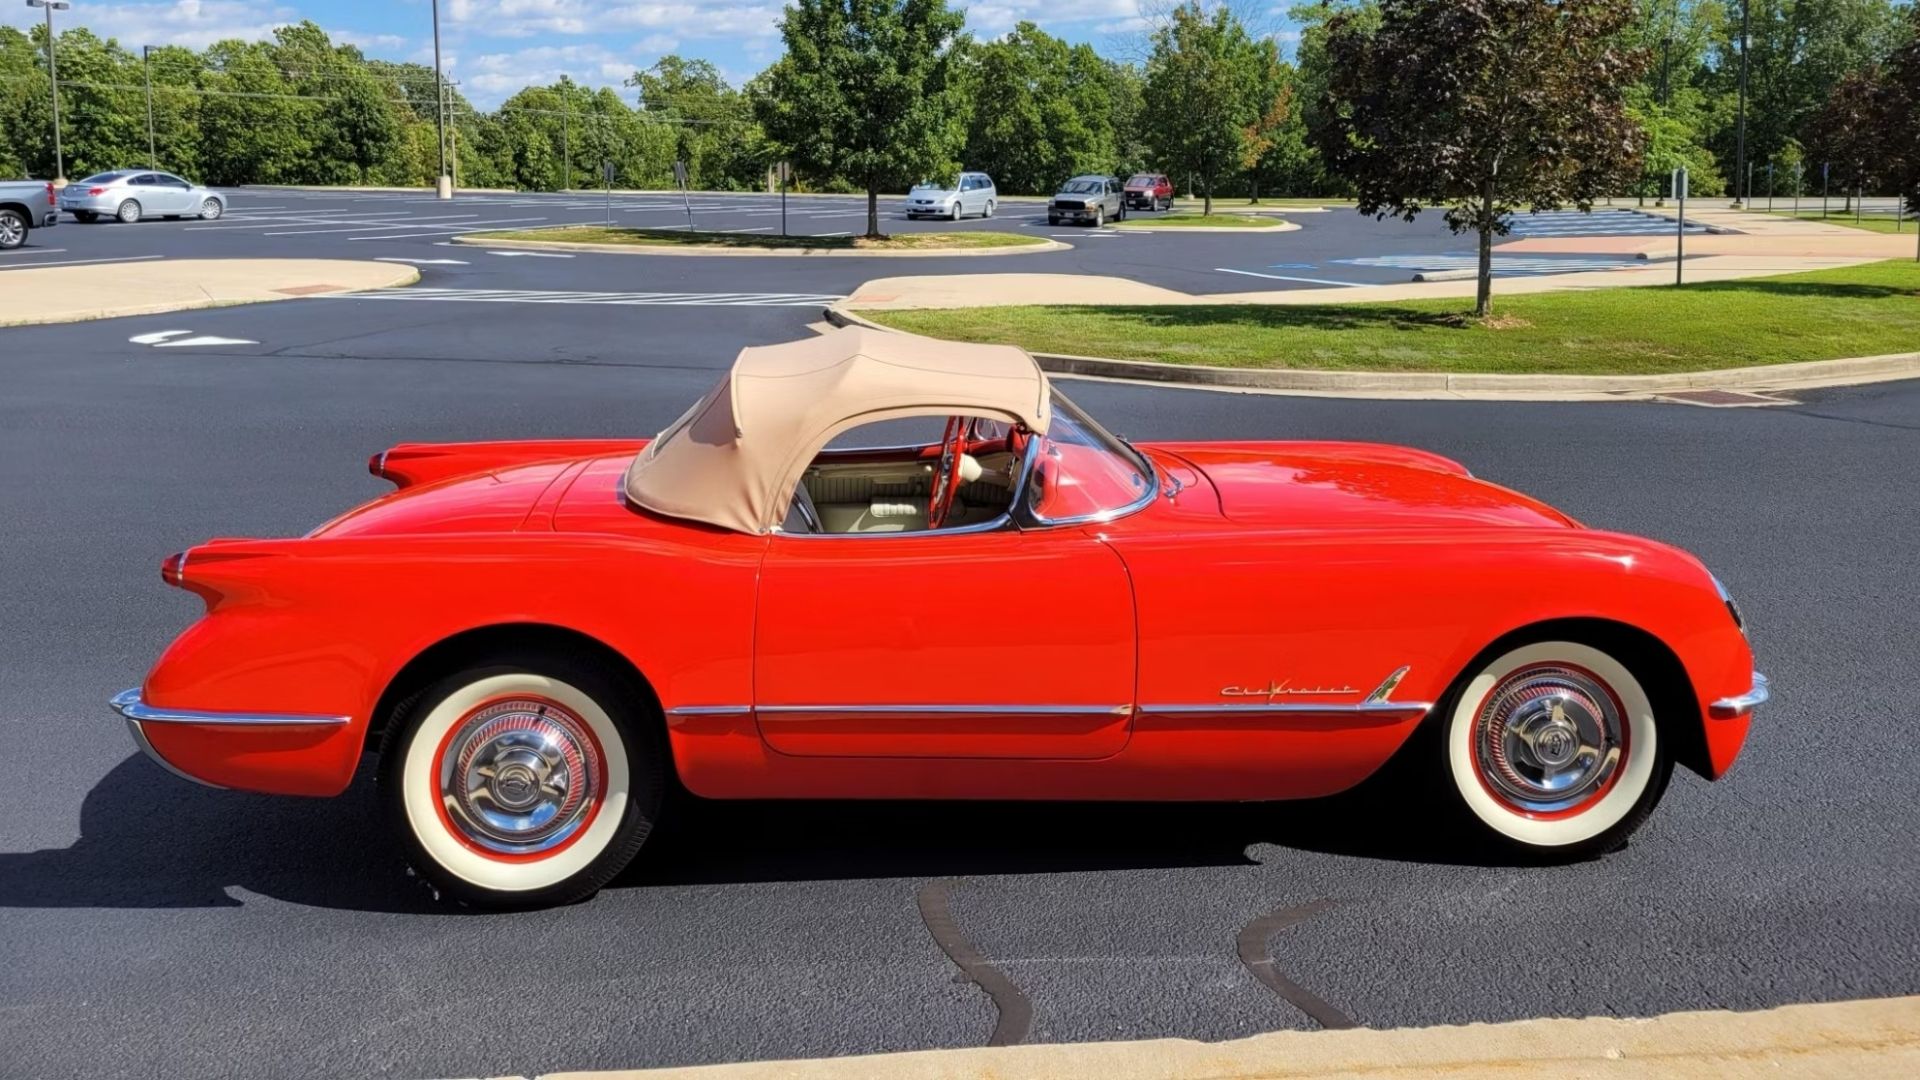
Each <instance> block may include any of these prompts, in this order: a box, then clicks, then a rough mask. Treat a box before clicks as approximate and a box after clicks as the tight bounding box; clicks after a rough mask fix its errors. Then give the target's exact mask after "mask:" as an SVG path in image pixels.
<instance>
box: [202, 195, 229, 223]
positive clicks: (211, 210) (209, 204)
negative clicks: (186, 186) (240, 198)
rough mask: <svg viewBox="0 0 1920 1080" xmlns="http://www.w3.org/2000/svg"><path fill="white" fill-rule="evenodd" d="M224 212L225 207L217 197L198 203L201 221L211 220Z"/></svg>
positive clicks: (225, 210)
mask: <svg viewBox="0 0 1920 1080" xmlns="http://www.w3.org/2000/svg"><path fill="white" fill-rule="evenodd" d="M226 212H227V208H226V207H224V206H222V205H220V200H219V199H208V200H206V201H205V202H203V203H201V204H200V220H202V221H212V220H214V219H216V218H218V217H219V216H220V215H221V214H224V213H226Z"/></svg>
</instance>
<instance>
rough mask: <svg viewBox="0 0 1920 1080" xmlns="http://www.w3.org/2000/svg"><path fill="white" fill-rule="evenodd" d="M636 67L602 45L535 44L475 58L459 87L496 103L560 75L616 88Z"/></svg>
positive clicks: (478, 98) (477, 98)
mask: <svg viewBox="0 0 1920 1080" xmlns="http://www.w3.org/2000/svg"><path fill="white" fill-rule="evenodd" d="M636 66H638V65H636V64H635V62H634V61H633V60H632V59H631V58H630V57H627V56H623V55H622V54H619V53H616V52H614V51H613V50H611V49H608V48H606V47H605V46H601V45H536V46H533V47H532V48H526V49H518V50H515V51H513V52H495V53H485V54H482V55H480V56H476V57H474V58H473V60H472V61H471V62H470V63H469V64H468V65H467V66H466V68H465V69H463V70H462V71H461V74H460V89H461V91H462V92H463V93H465V94H466V95H467V97H468V98H469V99H470V100H472V101H473V102H475V103H476V104H479V105H481V106H482V107H488V106H492V105H497V104H499V103H500V102H501V101H502V100H504V99H506V98H509V97H512V96H513V95H514V94H516V93H518V92H519V91H520V90H521V89H523V88H525V87H528V86H549V85H551V84H553V83H556V82H559V81H560V77H561V76H562V75H565V76H567V77H568V78H570V79H572V80H573V81H574V82H577V83H580V84H581V85H583V86H591V87H595V88H599V87H602V86H607V87H612V88H613V89H615V90H616V91H618V90H621V89H622V87H621V85H620V84H621V83H622V82H624V81H625V80H626V79H627V77H628V76H630V75H632V74H633V72H634V69H635V67H636Z"/></svg>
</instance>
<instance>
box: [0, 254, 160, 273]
mask: <svg viewBox="0 0 1920 1080" xmlns="http://www.w3.org/2000/svg"><path fill="white" fill-rule="evenodd" d="M164 258H166V256H165V255H128V256H127V257H125V258H122V259H56V260H54V261H53V262H43V263H21V264H20V265H18V266H0V271H9V270H38V269H39V268H40V267H43V266H85V265H87V264H89V263H123V262H145V261H146V260H148V259H164Z"/></svg>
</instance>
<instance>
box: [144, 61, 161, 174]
mask: <svg viewBox="0 0 1920 1080" xmlns="http://www.w3.org/2000/svg"><path fill="white" fill-rule="evenodd" d="M140 69H141V72H142V73H143V74H144V75H145V76H146V81H147V168H149V169H158V168H159V167H160V155H159V154H158V153H157V152H155V150H154V148H153V46H151V45H142V46H140Z"/></svg>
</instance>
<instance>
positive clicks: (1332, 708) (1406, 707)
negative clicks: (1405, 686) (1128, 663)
mask: <svg viewBox="0 0 1920 1080" xmlns="http://www.w3.org/2000/svg"><path fill="white" fill-rule="evenodd" d="M1140 711H1141V712H1142V713H1145V714H1147V715H1149V716H1168V715H1178V716H1199V715H1207V714H1212V715H1216V716H1236V715H1262V714H1271V713H1295V714H1300V715H1308V716H1406V715H1413V716H1425V715H1426V714H1427V713H1429V712H1431V711H1433V702H1431V701H1361V702H1356V703H1354V704H1351V705H1341V704H1328V705H1309V704H1305V703H1300V702H1285V703H1281V704H1274V705H1228V704H1224V703H1221V702H1217V701H1216V702H1208V703H1206V704H1204V705H1189V704H1179V705H1142V706H1140Z"/></svg>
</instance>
